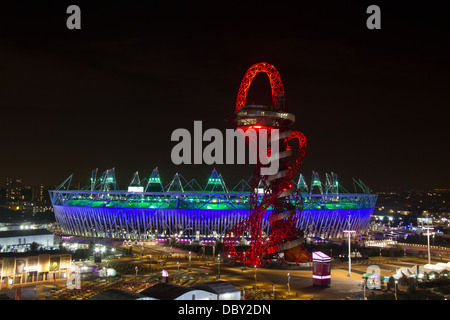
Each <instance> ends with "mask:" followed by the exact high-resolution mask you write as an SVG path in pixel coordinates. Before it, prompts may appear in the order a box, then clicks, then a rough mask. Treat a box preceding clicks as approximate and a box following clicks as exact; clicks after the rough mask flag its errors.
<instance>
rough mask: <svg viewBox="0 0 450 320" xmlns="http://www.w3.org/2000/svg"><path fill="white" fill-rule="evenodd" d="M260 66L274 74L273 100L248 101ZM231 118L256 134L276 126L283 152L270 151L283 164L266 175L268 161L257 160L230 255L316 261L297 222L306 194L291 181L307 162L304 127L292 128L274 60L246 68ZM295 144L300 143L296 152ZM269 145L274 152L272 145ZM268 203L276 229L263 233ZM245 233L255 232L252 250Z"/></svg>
mask: <svg viewBox="0 0 450 320" xmlns="http://www.w3.org/2000/svg"><path fill="white" fill-rule="evenodd" d="M260 72H263V73H265V74H266V75H267V76H268V77H269V81H270V86H271V88H272V105H271V106H263V105H246V98H247V93H248V89H249V88H250V85H251V83H252V81H253V79H254V77H255V76H256V75H257V74H258V73H260ZM232 122H233V124H234V125H235V126H236V127H237V128H240V129H242V130H244V131H246V130H248V129H254V130H255V131H256V132H257V134H259V133H260V130H262V129H266V130H267V131H266V130H265V131H264V132H268V134H269V135H272V134H275V131H273V129H278V132H279V135H278V138H277V142H278V143H279V146H278V150H279V153H278V155H271V156H272V161H273V160H276V161H279V167H278V168H279V170H278V172H277V173H275V174H272V175H261V168H263V167H264V166H267V164H266V165H263V164H261V162H260V161H258V162H257V165H256V169H255V171H254V174H253V179H252V185H251V190H252V191H251V192H252V194H251V197H250V215H249V216H248V217H247V218H246V219H244V220H242V221H241V222H240V223H238V224H237V225H235V226H234V227H232V228H231V230H230V231H229V232H228V233H227V234H226V235H225V236H224V241H223V245H224V253H225V255H228V256H229V257H230V258H231V259H232V260H233V261H236V262H243V263H248V264H250V265H254V266H260V265H261V264H263V263H266V262H269V261H270V260H274V259H275V260H280V261H283V262H284V263H286V264H287V263H288V262H290V263H294V264H298V263H299V262H305V261H311V255H310V254H309V253H308V252H307V251H306V250H305V248H304V247H303V245H302V242H303V234H302V233H301V232H300V231H299V230H298V229H297V227H296V225H297V220H298V218H299V214H300V212H301V206H302V198H301V195H300V194H298V192H297V188H296V186H295V184H294V183H293V182H292V180H293V178H294V176H296V175H297V173H298V171H299V169H300V166H301V164H302V163H303V159H304V156H305V151H306V138H305V137H304V135H303V134H302V133H301V132H298V131H294V130H292V126H293V124H294V123H295V116H294V115H293V114H291V113H288V112H287V108H286V105H285V92H284V87H283V83H282V82H281V78H280V74H279V73H278V71H277V69H276V68H275V67H274V66H272V65H270V64H268V63H265V62H262V63H258V64H255V65H253V66H252V67H250V69H248V70H247V72H246V74H245V75H244V78H243V79H242V82H241V85H240V87H239V92H238V96H237V102H236V112H235V117H234V118H233V119H232ZM273 137H275V135H274V136H273ZM273 137H272V138H273ZM258 141H259V140H258ZM268 141H269V139H268ZM295 146H298V150H297V152H296V154H295V153H294V150H295ZM268 150H269V151H268V152H269V153H270V150H271V149H270V146H269V148H268ZM291 158H293V161H292V160H291ZM269 209H271V210H272V214H271V216H270V217H269V223H270V227H271V231H270V233H269V234H262V232H261V223H262V217H263V215H264V214H265V213H266V211H267V210H269ZM246 235H250V237H251V241H250V247H249V248H248V250H247V251H244V249H243V248H244V247H242V246H239V245H238V244H239V242H240V241H241V240H242V238H243V237H245V236H246Z"/></svg>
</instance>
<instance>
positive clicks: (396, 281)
mask: <svg viewBox="0 0 450 320" xmlns="http://www.w3.org/2000/svg"><path fill="white" fill-rule="evenodd" d="M397 283H398V280H395V300H398V298H397Z"/></svg>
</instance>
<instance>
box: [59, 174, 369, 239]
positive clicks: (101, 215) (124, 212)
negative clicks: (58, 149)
mask: <svg viewBox="0 0 450 320" xmlns="http://www.w3.org/2000/svg"><path fill="white" fill-rule="evenodd" d="M71 178H72V176H70V177H69V178H68V179H67V180H66V181H65V182H64V183H63V184H61V185H60V186H59V187H58V188H57V189H56V190H51V191H50V197H51V200H52V205H53V208H54V212H55V217H56V220H57V222H58V224H59V226H60V228H61V230H62V232H64V233H66V234H71V235H78V236H89V237H105V238H117V239H156V238H159V239H161V238H168V237H176V238H177V239H179V241H183V240H188V241H190V240H192V239H195V238H197V239H200V240H202V239H203V240H206V239H213V240H214V241H215V240H220V239H221V237H222V236H223V235H225V234H226V232H227V231H228V230H230V229H231V227H233V226H234V225H235V224H237V223H238V222H240V221H242V220H243V219H245V218H246V217H247V216H248V215H249V214H250V207H249V198H250V197H249V195H250V187H249V185H250V183H249V181H243V180H242V181H241V182H240V183H239V184H238V186H239V187H238V186H236V187H235V188H233V189H232V190H231V191H229V190H228V189H227V188H226V186H225V183H224V180H223V178H222V176H221V175H219V174H218V173H217V172H216V171H215V170H214V171H213V173H212V175H211V177H210V178H209V180H208V182H207V184H206V187H205V188H201V187H200V185H199V184H198V183H197V182H196V181H195V180H191V181H189V182H187V181H186V180H184V178H183V177H182V176H181V175H178V174H176V175H175V177H174V179H173V180H172V181H171V182H170V184H169V185H167V186H166V187H163V185H162V183H161V180H160V178H159V173H158V171H157V169H155V170H153V173H152V175H151V176H150V177H149V178H148V179H144V180H142V181H141V180H139V177H138V174H137V173H135V175H134V176H133V179H132V181H131V182H130V184H129V187H128V189H127V190H119V188H118V187H117V184H116V179H115V174H114V169H110V170H107V171H105V172H104V173H103V175H102V176H101V177H100V178H99V179H97V171H94V172H93V174H92V178H91V184H90V186H87V187H86V188H85V189H84V190H71V189H70V182H71ZM326 180H327V181H326V183H322V182H320V180H319V178H318V174H317V173H314V172H313V179H312V182H311V184H310V186H309V187H308V186H307V185H306V183H305V182H304V178H303V176H302V175H300V177H299V180H298V183H297V186H298V189H299V191H300V193H301V196H302V200H303V208H302V210H301V215H300V219H299V221H298V228H299V229H301V230H302V231H304V232H305V235H307V236H320V237H324V238H340V237H342V236H343V235H344V234H343V231H344V230H349V228H350V229H351V230H356V232H357V233H362V232H364V231H365V229H366V227H367V226H368V223H369V221H370V217H371V214H372V213H373V210H374V208H375V203H376V200H377V195H376V194H373V193H372V192H371V191H370V190H369V189H368V188H367V187H366V186H365V185H364V184H363V183H362V182H361V181H356V180H354V182H356V186H358V188H359V191H360V192H356V193H349V192H347V191H345V190H344V189H343V188H342V187H341V186H339V184H338V181H337V176H336V175H334V174H331V175H328V174H327V175H326ZM314 191H316V192H314ZM270 215H271V210H268V211H267V212H266V213H265V216H264V217H263V225H262V227H261V230H262V231H263V232H264V233H266V234H268V233H269V232H270V225H269V219H268V218H269V216H270ZM349 222H350V225H349Z"/></svg>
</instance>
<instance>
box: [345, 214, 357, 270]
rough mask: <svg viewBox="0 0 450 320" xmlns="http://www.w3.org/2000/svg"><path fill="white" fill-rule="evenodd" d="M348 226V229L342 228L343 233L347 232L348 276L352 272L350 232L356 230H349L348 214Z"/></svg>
mask: <svg viewBox="0 0 450 320" xmlns="http://www.w3.org/2000/svg"><path fill="white" fill-rule="evenodd" d="M348 227H349V230H344V233H347V239H348V275H347V276H348V277H350V276H351V274H352V257H351V245H350V234H351V233H354V232H356V231H355V230H350V215H348Z"/></svg>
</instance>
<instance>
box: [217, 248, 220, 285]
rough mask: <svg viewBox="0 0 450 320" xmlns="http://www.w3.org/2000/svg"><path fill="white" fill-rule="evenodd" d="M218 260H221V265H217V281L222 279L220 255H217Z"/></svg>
mask: <svg viewBox="0 0 450 320" xmlns="http://www.w3.org/2000/svg"><path fill="white" fill-rule="evenodd" d="M217 258H218V260H219V264H218V265H217V273H218V275H217V279H220V253H219V254H218V255H217Z"/></svg>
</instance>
